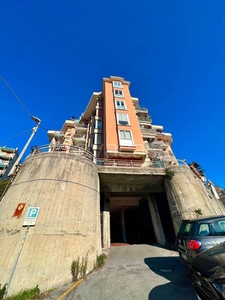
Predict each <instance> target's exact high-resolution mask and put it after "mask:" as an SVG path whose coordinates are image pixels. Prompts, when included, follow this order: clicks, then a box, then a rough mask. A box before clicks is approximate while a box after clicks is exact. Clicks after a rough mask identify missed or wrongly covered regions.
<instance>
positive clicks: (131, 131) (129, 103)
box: [48, 76, 178, 246]
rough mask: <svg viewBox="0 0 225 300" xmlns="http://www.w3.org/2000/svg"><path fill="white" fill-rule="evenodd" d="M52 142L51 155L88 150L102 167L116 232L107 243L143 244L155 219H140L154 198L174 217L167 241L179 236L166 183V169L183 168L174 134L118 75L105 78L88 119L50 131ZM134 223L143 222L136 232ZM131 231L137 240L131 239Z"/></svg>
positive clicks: (85, 114) (102, 182) (109, 220)
mask: <svg viewBox="0 0 225 300" xmlns="http://www.w3.org/2000/svg"><path fill="white" fill-rule="evenodd" d="M48 137H49V142H50V145H51V151H55V150H57V151H64V152H67V153H68V152H70V153H72V152H74V151H75V150H74V149H76V148H79V149H84V150H86V151H88V152H89V153H90V154H91V157H93V160H94V162H95V163H96V165H97V166H98V170H99V178H100V186H101V200H100V202H101V207H102V219H105V218H106V219H107V220H105V222H103V221H102V223H107V224H108V225H107V226H106V228H110V233H109V232H107V233H105V234H104V233H103V232H102V235H104V236H108V238H107V241H106V242H104V243H103V244H105V245H107V246H109V244H110V243H112V242H117V241H121V242H122V241H123V242H124V241H130V242H131V241H134V242H137V241H140V242H141V241H143V239H140V236H143V232H142V231H143V226H144V225H143V224H142V223H144V222H145V223H146V220H147V219H149V218H150V217H149V213H148V215H145V216H144V217H143V219H142V220H140V214H143V212H144V211H145V209H146V206H148V204H147V202H148V196H149V194H150V193H155V198H160V199H161V203H163V204H162V205H161V206H160V211H162V214H163V209H165V208H166V210H167V212H168V213H167V216H166V219H167V220H168V222H169V224H170V226H168V224H167V226H166V227H167V229H166V231H167V233H166V239H167V236H174V229H173V226H172V220H171V216H170V213H169V206H168V203H167V200H166V197H165V188H164V184H163V180H164V178H165V168H166V167H168V166H173V165H178V162H177V159H176V157H175V156H174V154H173V151H172V147H171V145H172V135H171V133H166V132H164V129H163V126H162V125H155V124H153V123H152V118H151V116H150V115H149V112H148V109H147V108H143V107H142V106H141V105H140V103H139V99H138V98H136V97H133V96H131V94H130V82H128V81H126V80H125V79H124V78H121V77H115V76H111V77H110V78H103V83H102V91H101V92H94V93H93V94H92V96H91V99H90V101H89V103H88V105H87V107H86V109H85V110H84V112H83V113H82V115H81V116H80V117H79V118H74V117H72V118H71V120H66V121H65V123H64V125H63V127H62V129H61V130H60V131H54V130H49V131H48ZM124 172H126V174H124ZM125 182H126V183H125ZM121 183H123V184H121ZM128 190H129V191H130V192H128ZM109 203H110V205H109ZM107 206H109V207H108V208H107V209H106V207H107ZM124 207H126V208H125V209H124ZM106 210H109V213H106V212H105V211H106ZM147 211H148V210H147ZM144 214H145V213H144ZM132 218H134V219H136V220H139V223H140V224H139V225H138V226H137V227H136V229H135V230H134V229H132V226H131V225H129V226H128V223H132V221H131V219H132ZM164 218H165V217H164ZM121 220H122V221H121ZM109 223H110V224H109ZM148 223H149V224H148V227H149V228H150V227H151V229H149V228H147V229H145V231H146V230H147V231H151V234H149V235H148V237H145V238H144V240H145V241H146V242H151V241H154V240H156V237H155V233H154V230H153V228H152V227H153V226H154V225H153V224H152V220H151V221H150V222H148ZM125 224H126V225H125ZM102 226H103V225H102ZM125 226H126V228H130V229H126V231H127V232H125V230H122V229H121V227H124V228H125ZM103 227H104V226H103ZM104 228H105V227H104ZM128 231H129V232H130V235H131V236H132V237H131V238H127V235H129V232H128ZM121 232H123V234H122V235H121ZM145 235H146V234H145ZM164 239H165V238H163V242H162V243H164ZM157 240H159V238H157Z"/></svg>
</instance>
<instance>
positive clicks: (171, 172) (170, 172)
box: [165, 169, 174, 180]
mask: <svg viewBox="0 0 225 300" xmlns="http://www.w3.org/2000/svg"><path fill="white" fill-rule="evenodd" d="M165 174H166V177H167V178H169V180H171V179H172V178H173V176H174V171H172V170H169V169H165Z"/></svg>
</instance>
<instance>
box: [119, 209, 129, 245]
mask: <svg viewBox="0 0 225 300" xmlns="http://www.w3.org/2000/svg"><path fill="white" fill-rule="evenodd" d="M125 209H126V208H123V207H122V208H121V210H120V220H121V231H122V239H123V242H124V243H126V242H127V235H126V228H125V218H124V211H125Z"/></svg>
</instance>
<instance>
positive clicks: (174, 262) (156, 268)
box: [144, 257, 197, 300]
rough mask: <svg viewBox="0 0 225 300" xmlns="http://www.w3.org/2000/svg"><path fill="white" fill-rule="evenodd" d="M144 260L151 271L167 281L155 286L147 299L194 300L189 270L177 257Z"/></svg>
mask: <svg viewBox="0 0 225 300" xmlns="http://www.w3.org/2000/svg"><path fill="white" fill-rule="evenodd" d="M144 262H145V264H146V265H147V266H148V267H149V269H150V270H151V271H152V272H154V273H155V274H157V275H158V276H159V277H164V278H165V279H166V280H165V281H168V283H166V284H164V285H159V286H155V287H154V288H153V289H152V290H151V291H150V293H149V297H148V299H149V300H165V299H166V300H180V299H183V298H185V300H196V298H197V297H196V295H195V292H194V289H193V287H192V283H191V274H190V271H189V270H188V269H186V268H185V267H184V266H183V265H182V263H181V262H180V259H179V257H151V258H150V257H148V258H145V260H144ZM161 282H162V281H161ZM155 285H157V276H156V277H155Z"/></svg>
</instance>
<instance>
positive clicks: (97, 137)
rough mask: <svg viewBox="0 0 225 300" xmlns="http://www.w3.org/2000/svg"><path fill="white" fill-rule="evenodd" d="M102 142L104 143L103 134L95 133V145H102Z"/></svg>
mask: <svg viewBox="0 0 225 300" xmlns="http://www.w3.org/2000/svg"><path fill="white" fill-rule="evenodd" d="M101 144H102V135H101V134H95V145H101Z"/></svg>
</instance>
